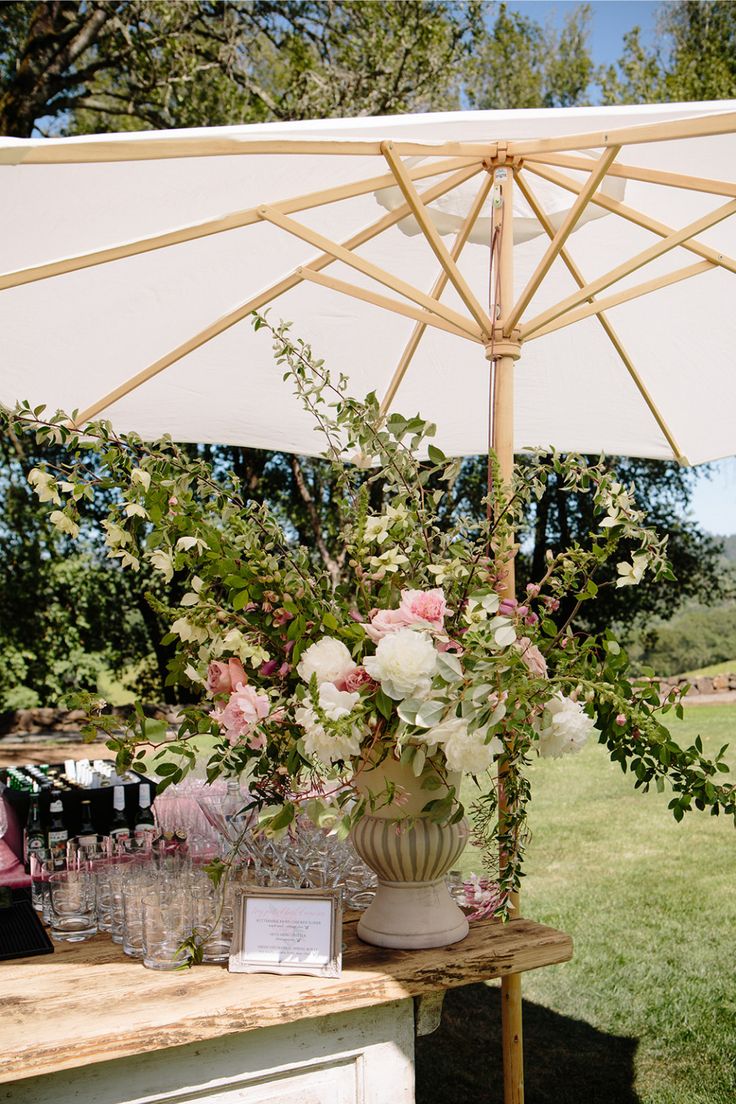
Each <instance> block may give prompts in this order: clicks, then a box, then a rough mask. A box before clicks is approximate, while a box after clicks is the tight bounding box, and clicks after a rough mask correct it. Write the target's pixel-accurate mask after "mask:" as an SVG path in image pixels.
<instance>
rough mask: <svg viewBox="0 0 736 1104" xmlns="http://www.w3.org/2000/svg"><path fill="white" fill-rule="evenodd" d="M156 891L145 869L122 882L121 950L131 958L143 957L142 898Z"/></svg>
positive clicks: (154, 884)
mask: <svg viewBox="0 0 736 1104" xmlns="http://www.w3.org/2000/svg"><path fill="white" fill-rule="evenodd" d="M156 892H157V890H156V883H155V882H154V880H153V878H152V876H149V875H147V873H146V872H145V871H142V872H140V873H139V874H138V876H133V877H128V878H127V879H126V880H125V881H124V882H123V887H122V898H123V950H124V951H125V953H126V955H130V957H131V958H143V898H144V896H146V895H147V894H156Z"/></svg>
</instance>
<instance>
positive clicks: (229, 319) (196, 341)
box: [74, 164, 481, 426]
mask: <svg viewBox="0 0 736 1104" xmlns="http://www.w3.org/2000/svg"><path fill="white" fill-rule="evenodd" d="M480 167H481V166H480V165H478V164H474V165H470V166H467V167H466V168H464V169H459V170H458V171H457V172H456V173H454V174H453V175H452V176H450V177H447V178H445V179H444V180H439V181H437V183H436V184H432V185H430V187H429V188H427V190H426V192H424V193H423V194H424V195H426V196H427V201H429V198H430V197H431V198H432V199H436V198H438V197H439V196H441V195H444V194H445V192H448V191H451V190H452V188H455V187H457V185H458V184H462V183H463V182H464V181H465V180H469V179H470V178H471V177H473V176H476V175H477V174H478V172H479V171H480ZM408 214H409V206H408V204H406V203H402V204H401V206H400V207H397V208H396V209H395V210H394V211H389V212H388V213H387V214H385V215H382V216H381V218H380V219H377V220H376V221H375V222H372V223H369V225H368V226H365V227H363V229H362V230H359V231H358V232H357V233H356V234H353V236H352V237H351V238H348V239H347V241H346V242H345V243H344V244H345V247H346V248H347V249H356V248H357V247H358V246H361V245H364V244H365V242H367V241H370V240H371V238H374V237H376V235H378V234H381V233H382V232H383V231H384V230H387V229H388V228H389V227H390V226H393V225H394V223H397V222H400V221H401V219H402V218H406V216H407V215H408ZM334 260H335V258H334V257H333V256H332V254H330V253H322V254H320V255H319V256H318V257H315V258H313V260H311V261H310V262H309V268H310V269H312V270H317V269H320V268H325V267H326V266H327V265H331V264H332V263H333V262H334ZM302 267H306V266H302ZM301 279H302V277H300V276H298V275H297V274H296V273H291V275H289V276H286V277H284V278H283V279H281V280H278V281H277V282H276V283H275V284H272V285H271V286H270V287H269V288H266V289H265V290H264V291H261V292H259V293H258V294H257V295H255V296H253V297H252V298H250V299H247V300H246V301H245V303H241V304H240V306H238V307H236V308H235V309H234V310H232V311H229V312H228V313H227V314H224V315H222V316H221V317H220V318H219V319H217V320H216V321H215V322H213V323H211V324H210V325H209V326H206V327H205V328H204V329H203V330H200V331H199V333H197V334H194V335H193V336H192V337H190V338H188V339H187V341H185V342H183V343H182V344H181V345H178V346H177V347H176V348H175V349H173V350H171V352H169V353H166V354H165V355H164V356H162V357H160V358H159V359H158V360H156V361H154V363H153V364H149V365H148V367H146V368H143V369H142V370H141V371H140V372H137V373H136V374H135V375H134V376H132V377H131V378H130V379H128V380H125V381H124V382H123V383H121V384H120V385H119V386H118V387H116V388H114V389H113V390H112V391H110V392H109V393H108V394H107V395H104V396H103V397H102V398H101V399H98V400H97V401H96V402H94V403H92V405H91V406H88V407H87V408H86V409H85V410H83V411H82V412H81V413H80V414H78V415H77V417H76V418H75V420H74V425H76V426H80V425H84V423H85V422H88V421H89V420H90V419H91V418H94V417H96V416H97V415H98V414H99V413H100V412H101V411H103V410H106V409H107V407H109V406H112V404H113V403H115V402H117V401H118V399H122V398H124V397H125V395H128V394H130V392H131V391H135V390H136V388H138V387H140V386H141V385H142V384H144V383H147V382H148V380H150V379H153V377H154V376H157V375H158V374H159V373H160V372H163V371H164V370H165V369H166V368H169V367H171V365H172V364H175V363H176V362H177V361H178V360H181V358H182V357H184V356H187V355H188V354H189V353H191V352H194V350H195V349H198V348H200V346H202V345H205V344H206V343H207V342H208V341H211V340H212V339H213V338H214V337H217V336H218V334H221V333H224V332H225V330H228V329H230V327H231V326H234V325H236V323H238V322H241V321H242V320H243V319H244V318H246V317H247V316H248V315H249V314H251V313H252V312H253V311H255V310H259V309H260V308H261V307H262V306H264V305H265V304H266V303H268V302H270V301H272V300H273V299H277V298H278V297H279V296H280V295H283V294H284V293H285V292H287V291H290V290H291V289H292V288H293V287H296V286H297V284H299V283H300V282H301Z"/></svg>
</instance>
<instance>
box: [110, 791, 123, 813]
mask: <svg viewBox="0 0 736 1104" xmlns="http://www.w3.org/2000/svg"><path fill="white" fill-rule="evenodd" d="M112 804H113V808H114V809H117V810H118V812H121V811H123V810H124V809H125V787H124V786H116V787H115V789H114V791H113V797H112Z"/></svg>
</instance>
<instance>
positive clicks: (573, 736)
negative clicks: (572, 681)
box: [536, 693, 597, 759]
mask: <svg viewBox="0 0 736 1104" xmlns="http://www.w3.org/2000/svg"><path fill="white" fill-rule="evenodd" d="M536 728H537V735H538V736H539V754H540V755H542V756H544V757H545V758H550V759H558V758H559V757H560V756H561V755H570V754H572V753H573V752H575V751H580V749H581V748H582V746H583V744H584V743H585V741H586V740H587V739H588V737H589V736H590V734H591V732H595V731H597V730H596V727H595V722H594V721H593V719H592V718H591V717H589V716H588V714H587V713H586V712H585V710H584V709H583V707H582V705H581V704H580V702H577V701H573V699H572V698H566V697H564V695H562V694H559V693H558V694H555V696H554V697H553V698H551V699H550V700H549V701H548V702H547V704H546V705H545V707H544V712H543V714H542V717H541V719H540V720H539V721H538V722H537V725H536Z"/></svg>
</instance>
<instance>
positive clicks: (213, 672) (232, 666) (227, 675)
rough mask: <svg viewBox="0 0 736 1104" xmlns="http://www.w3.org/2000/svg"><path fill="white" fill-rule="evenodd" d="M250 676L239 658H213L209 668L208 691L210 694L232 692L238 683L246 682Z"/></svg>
mask: <svg viewBox="0 0 736 1104" xmlns="http://www.w3.org/2000/svg"><path fill="white" fill-rule="evenodd" d="M247 681H248V676H247V675H246V673H245V670H244V668H243V664H242V663H241V662H240V660H239V659H228V660H226V661H225V662H221V661H220V660H217V659H215V660H213V661H212V663H210V665H209V667H208V668H207V692H208V693H210V694H231V693H232V692H233V690H234V689H235V687H236V686H237V685H238V683H240V682H242V683H246V682H247Z"/></svg>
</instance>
